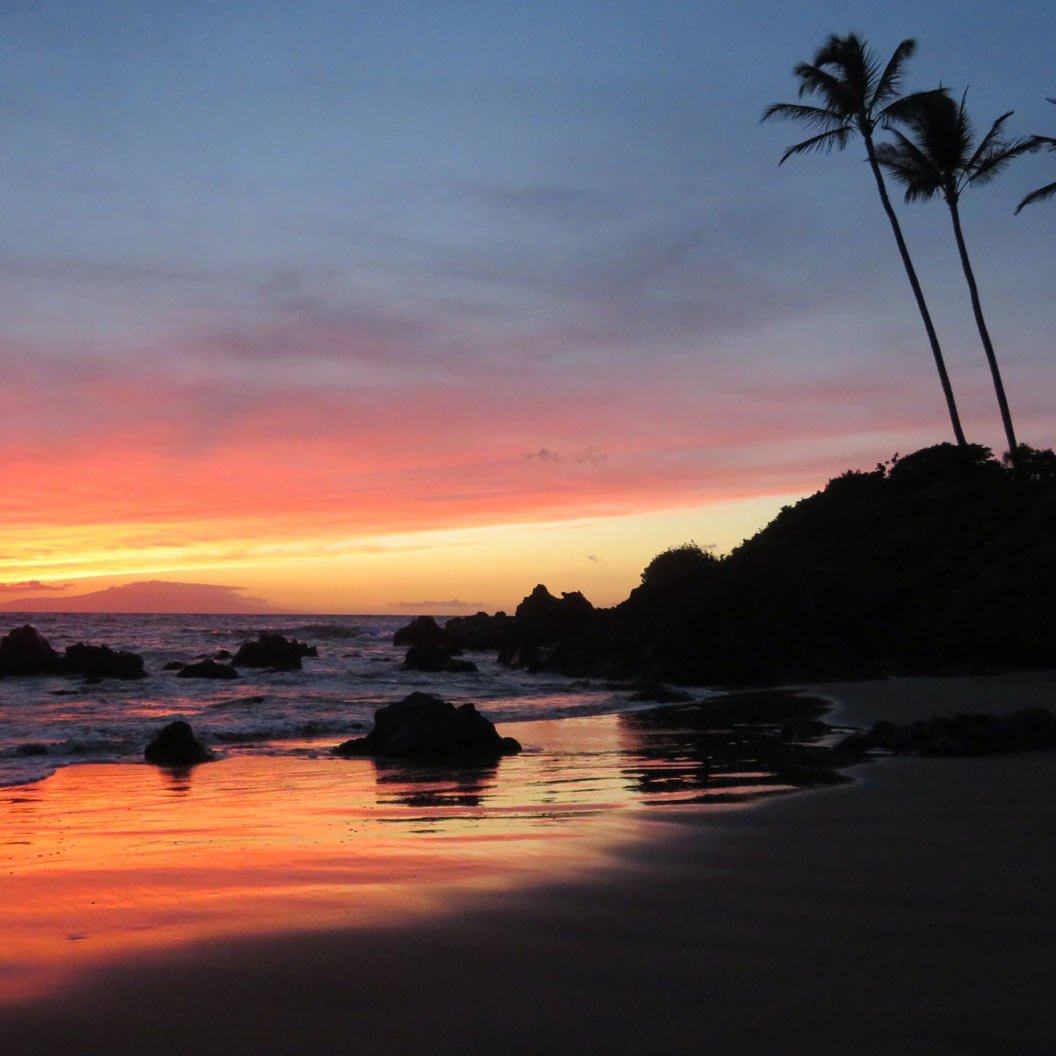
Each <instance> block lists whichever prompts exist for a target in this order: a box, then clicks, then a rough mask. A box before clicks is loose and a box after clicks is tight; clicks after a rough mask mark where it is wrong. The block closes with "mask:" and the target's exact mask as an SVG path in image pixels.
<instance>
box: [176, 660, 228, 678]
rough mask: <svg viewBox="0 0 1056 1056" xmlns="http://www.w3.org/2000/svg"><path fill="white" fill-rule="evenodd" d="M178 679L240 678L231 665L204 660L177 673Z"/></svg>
mask: <svg viewBox="0 0 1056 1056" xmlns="http://www.w3.org/2000/svg"><path fill="white" fill-rule="evenodd" d="M176 677H177V678H238V672H237V671H236V670H235V669H234V668H233V667H231V665H230V664H218V663H217V662H216V661H215V660H202V661H201V662H200V663H197V664H187V665H186V666H185V667H183V668H182V669H181V670H180V671H178V672H177V673H176Z"/></svg>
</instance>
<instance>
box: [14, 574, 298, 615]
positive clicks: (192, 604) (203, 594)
mask: <svg viewBox="0 0 1056 1056" xmlns="http://www.w3.org/2000/svg"><path fill="white" fill-rule="evenodd" d="M0 611H2V612H144V613H146V612H150V613H180V612H186V613H208V614H220V613H269V612H277V611H278V610H277V609H276V608H274V606H271V605H268V603H267V602H266V601H264V599H263V598H254V597H251V596H248V595H246V594H245V593H244V592H243V590H242V588H241V587H226V586H220V585H216V584H212V583H174V582H170V581H168V580H160V579H151V580H145V581H143V582H140V583H126V584H124V585H122V586H119V587H108V588H107V589H106V590H93V591H91V592H89V593H87V594H73V595H66V596H64V597H56V595H55V594H54V593H52V592H49V593H48V595H47V596H46V597H25V598H17V599H15V600H14V601H5V602H2V603H0Z"/></svg>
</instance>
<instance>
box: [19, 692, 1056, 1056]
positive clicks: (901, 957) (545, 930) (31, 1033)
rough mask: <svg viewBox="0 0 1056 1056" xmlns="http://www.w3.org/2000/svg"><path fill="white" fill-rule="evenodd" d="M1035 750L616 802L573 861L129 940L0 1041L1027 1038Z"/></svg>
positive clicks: (1041, 846)
mask: <svg viewBox="0 0 1056 1056" xmlns="http://www.w3.org/2000/svg"><path fill="white" fill-rule="evenodd" d="M818 691H820V692H823V693H825V694H826V695H828V696H831V697H832V698H833V699H834V700H835V701H836V702H837V708H836V709H835V710H834V712H833V715H832V716H831V718H832V721H834V722H841V723H848V724H864V723H867V722H870V721H872V720H874V719H878V718H886V719H892V720H895V721H905V720H907V719H912V718H916V717H921V716H924V715H932V714H940V713H953V712H957V711H974V710H986V711H991V712H1008V711H1013V710H1017V709H1019V708H1022V707H1025V706H1029V705H1035V704H1041V705H1049V706H1051V705H1052V703H1053V701H1054V697H1056V678H1054V677H1053V675H1051V674H1048V673H1042V674H1029V675H1017V676H1002V677H992V678H975V679H944V680H937V679H911V680H899V681H889V682H878V683H864V684H853V685H839V686H831V685H830V686H825V687H818ZM1054 764H1056V757H1054V756H1053V755H1052V754H1051V753H1039V754H1033V755H1018V756H1002V757H989V758H978V759H954V760H951V759H934V760H924V759H894V760H883V761H878V762H875V763H870V764H867V765H865V766H863V767H858V768H857V769H856V770H855V772H854V777H855V781H854V782H853V783H850V784H846V785H842V786H838V787H835V788H829V789H825V790H820V791H811V792H804V793H798V794H795V795H790V796H784V797H777V798H774V799H771V800H768V801H765V802H763V803H761V804H757V805H754V806H752V807H750V808H747V809H740V810H732V811H728V812H718V813H714V812H713V813H699V812H694V811H691V810H679V811H677V812H674V813H658V812H655V811H654V812H636V813H635V814H634V816H633V818H631V817H625V818H624V819H623V820H622V822H621V827H620V828H619V830H618V831H616V830H613V831H610V832H609V833H608V840H609V842H608V843H606V845H605V850H604V853H602V852H601V851H598V852H597V853H596V854H595V855H594V856H593V857H592V858H591V860H590V861H589V863H588V867H586V868H579V869H575V870H573V869H569V868H563V867H562V864H561V863H560V862H558V861H555V862H554V865H553V868H552V871H551V873H550V874H549V875H547V874H546V873H545V871H544V870H542V869H537V870H535V871H534V873H533V874H532V875H531V876H528V877H522V879H521V881H518V882H516V883H510V884H502V883H496V884H491V885H477V886H474V885H472V884H463V885H461V886H459V885H457V884H456V885H454V886H452V887H451V888H450V889H449V891H448V892H447V893H446V894H445V895H444V897H443V898H442V899H439V900H437V902H436V904H434V905H432V906H430V907H428V909H427V911H423V912H418V911H416V912H414V913H412V914H400V913H395V914H393V915H392V917H391V918H390V919H387V920H386V919H380V920H379V919H371V920H367V921H362V922H353V923H351V924H346V925H341V924H339V923H336V922H335V923H333V924H332V925H331V926H327V927H315V928H313V929H311V930H297V929H296V928H295V927H291V929H290V930H289V931H286V932H283V931H282V929H277V930H273V931H270V932H269V933H267V934H259V933H258V934H256V935H246V934H230V935H226V936H224V937H220V938H214V939H205V940H202V941H193V942H184V943H180V944H177V945H175V946H171V947H166V949H165V950H164V951H162V952H160V953H159V952H158V951H156V950H152V949H151V948H150V947H149V945H145V946H144V947H143V948H140V949H138V950H137V951H136V952H135V955H134V956H126V957H123V958H119V959H116V960H108V961H102V962H100V963H99V964H98V965H97V966H95V967H93V969H92V970H91V971H90V972H88V973H82V974H80V975H79V976H78V977H76V978H75V979H72V980H65V981H64V982H62V983H61V984H56V985H55V986H54V987H52V988H50V989H48V990H47V991H46V992H43V993H40V994H38V995H37V996H35V997H33V998H31V999H22V1000H12V1001H10V1002H8V1003H6V1004H5V1005H4V1006H3V1007H2V1008H0V1029H2V1031H3V1036H4V1039H5V1041H4V1051H5V1052H8V1053H12V1054H15V1056H23V1054H25V1056H29V1054H37V1053H47V1052H71V1053H72V1052H77V1053H84V1054H89V1053H93V1054H94V1053H99V1054H103V1053H106V1054H123V1053H144V1052H150V1053H173V1054H175V1053H187V1052H200V1053H210V1052H216V1053H221V1052H225V1053H232V1052H235V1053H242V1052H245V1053H275V1054H278V1053H294V1052H303V1051H312V1050H315V1051H320V1052H326V1051H334V1050H337V1049H338V1048H341V1049H344V1048H347V1049H349V1050H350V1051H356V1052H360V1053H383V1052H384V1053H391V1052H406V1053H422V1054H434V1053H435V1054H443V1053H452V1054H453V1053H460V1054H469V1053H481V1054H483V1053H496V1052H503V1053H560V1052H582V1051H599V1052H611V1053H635V1054H643V1056H644V1054H651V1053H663V1054H696V1053H721V1054H726V1053H729V1054H734V1053H737V1054H739V1053H774V1054H785V1053H837V1052H840V1053H842V1052H844V1051H847V1050H851V1051H856V1052H859V1053H876V1054H880V1053H885V1054H886V1053H922V1054H923V1053H927V1054H936V1053H996V1052H1003V1053H1016V1054H1030V1053H1038V1054H1041V1053H1048V1052H1050V1051H1051V1038H1052V1034H1053V1030H1054V1028H1056V1014H1054V1013H1053V1010H1052V1005H1051V997H1050V990H1051V980H1052V978H1053V977H1056V913H1054V912H1053V894H1054V893H1056V851H1054V850H1053V846H1052V842H1051V833H1052V832H1053V831H1054V823H1056V765H1054ZM566 864H567V863H566ZM104 882H105V878H104Z"/></svg>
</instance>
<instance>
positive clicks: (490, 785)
mask: <svg viewBox="0 0 1056 1056" xmlns="http://www.w3.org/2000/svg"><path fill="white" fill-rule="evenodd" d="M553 725H556V724H549V723H538V724H534V723H533V724H523V725H522V726H520V727H518V728H516V731H515V732H517V734H518V736H520V737H522V738H524V739H525V741H526V743H527V744H529V745H531V744H533V743H538V739H539V738H541V739H542V741H543V742H544V743H545V741H546V740H547V739H548V733H547V730H546V728H547V727H550V726H553ZM563 725H564V726H565V727H566V733H565V737H566V739H567V737H569V736H571V737H573V740H574V737H575V725H576V724H575V723H574V722H573V723H565V724H563ZM569 726H571V727H572V729H571V730H567V727H569ZM587 729H588V733H587V734H581V735H580V737H581V739H583V744H582V745H581V747H582V749H583V750H582V751H579V752H573V754H572V755H571V756H569V755H568V753H567V751H565V752H562V753H560V754H555V753H551V752H548V751H542V750H538V751H532V750H531V749H530V750H529V751H528V752H526V753H525V754H524V755H522V756H519V757H516V758H510V759H506V760H503V761H502V763H501V764H499V765H498V766H493V767H486V768H482V769H472V770H464V771H460V772H458V773H457V774H451V773H444V772H441V771H433V770H428V769H410V770H408V769H406V768H394V767H385V766H382V765H376V764H375V763H373V762H371V761H369V760H342V759H336V758H330V757H324V758H296V757H294V758H290V757H282V758H274V757H272V758H267V757H265V758H261V757H248V756H247V757H237V758H231V759H227V760H223V761H220V762H217V763H212V764H209V765H205V766H200V767H197V768H195V769H194V770H193V771H189V772H182V773H181V772H173V771H166V770H159V769H157V768H155V767H150V766H147V765H141V766H133V765H112V766H106V765H85V766H71V767H67V768H65V769H63V770H60V771H58V772H57V773H56V774H54V775H53V776H52V777H51V778H49V779H48V780H46V781H44V782H41V783H39V784H36V785H28V786H22V787H19V788H10V789H5V790H3V794H2V795H0V818H2V827H0V831H2V833H3V835H2V838H0V904H2V905H3V907H4V908H3V916H2V923H0V999H8V1000H10V999H17V998H20V997H26V996H30V995H32V994H37V993H40V992H42V991H45V990H47V989H49V988H51V987H54V986H56V985H58V984H60V983H61V982H62V981H63V979H66V978H72V977H73V976H75V975H77V974H78V973H82V972H83V971H85V970H87V969H89V968H90V966H91V965H92V964H95V963H98V962H99V961H100V960H101V959H107V958H128V957H130V956H135V955H138V954H140V953H155V952H157V951H159V950H163V949H165V948H167V947H171V946H172V945H174V944H177V943H187V942H193V941H199V940H212V939H217V938H223V937H228V936H235V935H246V934H260V933H265V932H278V931H286V930H303V929H311V928H327V927H338V926H347V925H353V926H371V925H378V924H386V923H393V922H398V921H400V920H403V919H406V918H410V917H413V916H414V915H417V914H421V913H425V912H429V911H435V910H437V909H438V908H440V907H441V906H443V905H444V904H446V903H447V902H449V901H450V899H451V898H453V897H454V896H456V895H457V894H458V893H459V892H466V891H467V890H480V889H482V888H483V889H497V888H502V887H506V886H508V885H511V884H515V883H518V882H523V881H526V880H528V879H530V878H532V877H538V876H540V875H545V876H553V875H555V873H557V872H564V873H567V872H569V871H572V870H578V869H583V868H587V867H589V866H590V865H591V864H596V863H597V862H598V861H599V860H601V859H602V858H603V857H604V855H605V848H606V847H607V846H611V844H612V842H613V841H614V840H617V839H620V838H622V837H626V836H627V834H628V831H629V829H628V824H629V820H628V814H627V812H626V811H625V810H623V809H621V808H626V807H628V806H631V805H633V804H634V801H635V796H634V793H633V791H632V790H630V789H627V788H624V787H623V784H622V782H621V779H620V777H619V772H618V770H617V771H616V772H615V773H612V772H611V767H608V768H605V767H602V766H601V765H600V762H601V760H602V759H605V760H606V761H607V762H610V763H611V754H610V753H611V752H612V751H613V750H615V749H616V747H617V746H618V732H617V730H616V727H615V721H614V720H613V719H611V718H603V719H602V720H601V721H597V720H592V721H591V722H590V723H588V724H587ZM588 742H589V744H590V746H591V747H589V748H588V746H587V744H588ZM565 747H566V749H567V748H571V747H573V745H572V744H566V745H565ZM569 758H571V759H574V760H575V763H574V766H573V767H572V768H571V769H570V768H569V765H568V763H567V762H566V763H562V762H561V760H562V759H569ZM592 759H596V760H597V761H598V763H599V765H598V766H594V765H593V763H592V762H591V760H592ZM606 770H608V771H609V772H606Z"/></svg>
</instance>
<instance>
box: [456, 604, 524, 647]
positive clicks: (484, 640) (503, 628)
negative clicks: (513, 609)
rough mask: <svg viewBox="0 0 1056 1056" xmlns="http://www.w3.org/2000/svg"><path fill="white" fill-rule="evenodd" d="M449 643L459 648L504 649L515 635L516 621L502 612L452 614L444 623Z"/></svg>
mask: <svg viewBox="0 0 1056 1056" xmlns="http://www.w3.org/2000/svg"><path fill="white" fill-rule="evenodd" d="M444 631H445V633H446V634H447V637H448V639H449V640H450V642H451V644H452V645H454V646H456V647H457V648H459V649H504V648H506V647H507V646H509V645H511V644H512V643H513V641H514V640H515V638H516V636H517V621H516V620H515V619H514V618H513V617H512V616H507V615H506V613H504V612H497V613H495V615H494V616H489V615H488V614H487V613H486V612H478V613H477V614H476V615H475V616H453V617H452V618H451V619H450V620H448V621H447V623H445V624H444Z"/></svg>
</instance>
